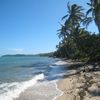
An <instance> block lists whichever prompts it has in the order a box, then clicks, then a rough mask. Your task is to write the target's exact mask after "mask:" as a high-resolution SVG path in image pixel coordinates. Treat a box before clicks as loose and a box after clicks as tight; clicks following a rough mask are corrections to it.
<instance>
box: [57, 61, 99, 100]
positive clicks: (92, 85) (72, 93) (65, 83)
mask: <svg viewBox="0 0 100 100" xmlns="http://www.w3.org/2000/svg"><path fill="white" fill-rule="evenodd" d="M60 63H61V61H60ZM73 63H74V62H71V63H70V62H69V63H68V62H67V61H63V62H62V63H61V65H64V66H65V65H66V64H69V65H70V64H73ZM58 64H59V63H58ZM66 67H68V66H66ZM90 67H91V65H90ZM79 69H80V68H79ZM75 71H76V72H77V70H75ZM75 71H74V72H75ZM57 85H58V86H57V88H58V89H60V90H61V91H62V92H63V94H62V95H61V96H57V98H56V100H81V99H82V100H90V99H91V100H100V71H98V72H88V73H86V72H80V73H78V74H74V75H70V76H68V77H66V78H64V79H62V80H59V81H58V82H57Z"/></svg>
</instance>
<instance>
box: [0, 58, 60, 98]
mask: <svg viewBox="0 0 100 100" xmlns="http://www.w3.org/2000/svg"><path fill="white" fill-rule="evenodd" d="M57 60H58V59H54V58H49V57H40V56H4V57H0V100H13V99H15V98H18V97H19V96H20V94H21V93H22V92H24V91H25V90H26V89H28V88H29V87H33V86H34V87H33V90H34V93H35V92H36V91H35V88H36V87H37V86H38V87H40V86H41V87H43V84H44V83H45V82H47V83H46V84H49V85H48V86H49V88H50V87H52V85H51V84H52V83H51V84H50V82H49V81H54V80H55V79H56V78H55V77H52V75H53V74H54V73H57V72H59V70H53V68H52V67H51V66H52V64H54V63H55V62H56V61H57ZM58 69H59V68H58ZM44 81H45V82H44ZM41 82H42V83H43V84H42V85H41ZM36 83H39V84H40V85H39V84H37V85H36ZM54 84H55V83H54ZM35 86H36V87H35ZM36 89H37V88H36ZM38 89H39V88H38ZM51 92H52V91H51ZM38 93H39V92H38ZM48 93H49V92H48ZM40 94H41V92H40ZM55 94H56V95H57V93H55ZM58 94H59V93H58ZM37 95H38V94H37ZM50 96H51V95H50ZM53 96H55V95H54V93H53V94H52V96H51V97H53ZM38 97H39V96H38ZM23 100H24V99H23ZM34 100H42V99H38V98H37V99H36V98H35V99H34ZM44 100H45V99H44ZM48 100H49V99H48ZM50 100H52V99H51V98H50Z"/></svg>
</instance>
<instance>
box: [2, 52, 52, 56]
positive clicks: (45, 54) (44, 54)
mask: <svg viewBox="0 0 100 100" xmlns="http://www.w3.org/2000/svg"><path fill="white" fill-rule="evenodd" d="M19 56H20V57H24V56H46V57H53V52H50V53H40V54H7V55H3V56H1V57H19Z"/></svg>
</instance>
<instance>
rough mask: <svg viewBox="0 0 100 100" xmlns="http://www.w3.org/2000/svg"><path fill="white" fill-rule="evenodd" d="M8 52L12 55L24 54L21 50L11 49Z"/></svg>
mask: <svg viewBox="0 0 100 100" xmlns="http://www.w3.org/2000/svg"><path fill="white" fill-rule="evenodd" d="M10 51H11V52H12V53H15V54H22V53H24V50H23V49H11V50H10Z"/></svg>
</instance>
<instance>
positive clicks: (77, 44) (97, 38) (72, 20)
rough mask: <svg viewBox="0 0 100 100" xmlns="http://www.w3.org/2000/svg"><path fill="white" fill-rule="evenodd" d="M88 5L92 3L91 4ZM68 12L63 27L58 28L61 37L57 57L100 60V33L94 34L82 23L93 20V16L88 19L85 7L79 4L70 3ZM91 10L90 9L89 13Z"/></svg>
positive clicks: (55, 54)
mask: <svg viewBox="0 0 100 100" xmlns="http://www.w3.org/2000/svg"><path fill="white" fill-rule="evenodd" d="M88 5H90V6H91V5H92V4H89V3H88ZM67 6H68V14H67V15H65V16H64V17H63V18H62V20H63V19H66V20H65V22H64V24H61V29H60V30H58V37H59V38H60V39H61V41H60V42H59V44H58V45H57V51H56V52H55V53H54V56H56V57H66V58H70V59H79V60H82V61H86V60H87V61H100V35H98V34H95V33H94V34H92V33H91V32H88V31H87V30H86V29H85V28H82V24H81V23H83V24H85V23H87V25H88V24H89V22H91V20H92V19H91V18H89V19H86V17H85V14H84V13H83V8H82V7H81V6H78V5H77V4H73V5H71V6H70V5H69V3H68V5H67ZM90 11H91V10H88V12H87V13H89V12H90Z"/></svg>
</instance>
